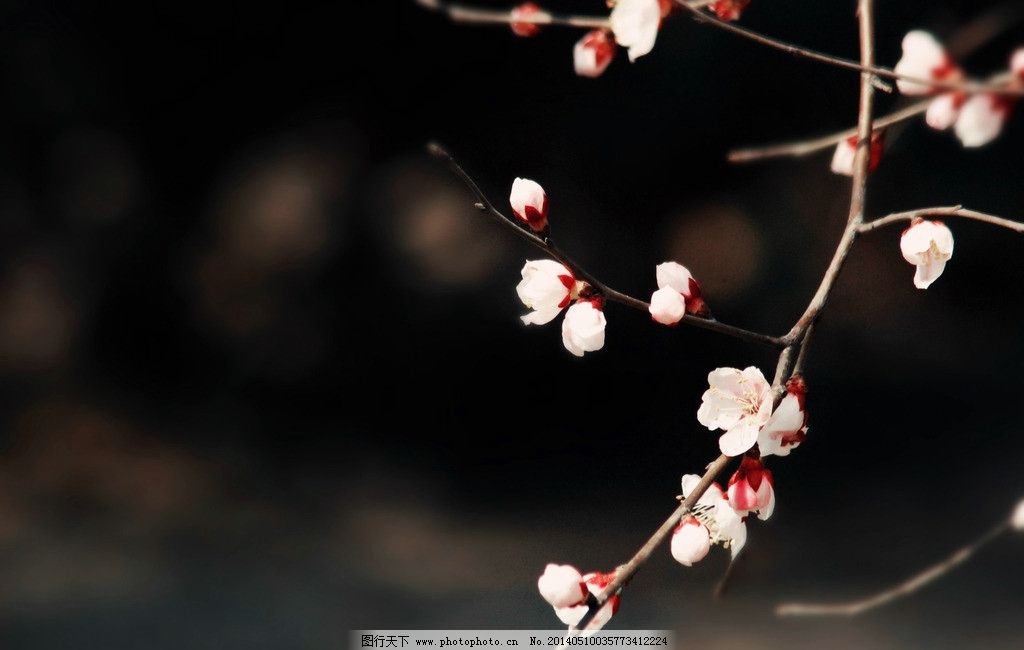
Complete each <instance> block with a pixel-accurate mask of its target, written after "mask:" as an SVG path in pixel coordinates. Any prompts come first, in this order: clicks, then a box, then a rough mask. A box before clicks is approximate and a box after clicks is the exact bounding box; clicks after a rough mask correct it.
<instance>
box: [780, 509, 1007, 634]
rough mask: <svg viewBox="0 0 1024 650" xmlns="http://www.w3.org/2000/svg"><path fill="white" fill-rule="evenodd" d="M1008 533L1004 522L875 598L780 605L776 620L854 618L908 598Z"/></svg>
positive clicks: (876, 595)
mask: <svg viewBox="0 0 1024 650" xmlns="http://www.w3.org/2000/svg"><path fill="white" fill-rule="evenodd" d="M1009 529H1010V522H1009V521H1003V522H1001V523H1000V524H999V525H998V526H996V527H995V528H993V529H991V530H989V531H988V532H987V533H985V534H984V535H982V536H981V537H980V538H978V539H977V540H975V541H974V542H972V543H970V544H968V545H967V546H965V547H963V548H961V549H960V550H959V551H957V552H956V553H953V554H952V555H950V556H949V557H948V558H946V559H945V560H943V561H942V562H939V563H938V564H935V565H933V566H931V567H929V568H927V569H925V570H924V571H922V572H921V573H918V574H917V575H915V576H913V577H912V578H909V579H908V580H906V581H904V582H901V583H900V584H898V585H896V586H894V587H890V588H889V589H886V590H885V591H881V592H879V593H877V594H875V595H874V596H870V597H868V598H864V599H862V600H854V601H850V602H846V603H783V604H781V605H779V606H777V607H776V608H775V615H776V616H857V615H859V614H863V613H864V612H866V611H869V610H872V609H875V608H876V607H881V606H882V605H887V604H889V603H891V602H892V601H894V600H898V599H900V598H902V597H904V596H909V595H910V594H912V593H914V592H915V591H917V590H919V589H921V588H922V587H924V586H925V585H928V584H930V583H932V582H934V581H935V580H938V579H939V578H941V577H942V576H944V575H946V574H947V573H949V572H950V571H952V570H953V569H955V568H956V567H958V566H960V565H961V564H963V563H964V562H966V561H967V560H968V559H969V558H970V557H971V556H972V555H974V554H975V553H976V552H978V550H980V549H981V548H982V547H983V546H985V545H987V544H988V543H989V542H991V541H992V540H994V539H996V538H997V537H999V536H1000V535H1002V534H1003V533H1004V532H1006V531H1007V530H1009Z"/></svg>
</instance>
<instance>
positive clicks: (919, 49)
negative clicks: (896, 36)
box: [893, 29, 956, 95]
mask: <svg viewBox="0 0 1024 650" xmlns="http://www.w3.org/2000/svg"><path fill="white" fill-rule="evenodd" d="M893 71H894V72H895V73H896V74H899V75H905V76H908V77H915V78H917V79H943V78H946V77H949V76H951V75H952V74H954V72H955V71H956V68H955V66H953V64H952V61H950V58H949V55H947V54H946V49H945V48H944V47H942V44H941V43H939V41H938V40H936V38H935V37H934V36H932V35H931V34H929V33H928V32H926V31H922V30H919V29H915V30H914V31H912V32H908V33H907V35H906V36H904V37H903V57H902V58H900V60H899V61H898V62H897V63H896V67H895V68H893ZM896 86H897V87H898V88H899V89H900V92H901V93H903V94H904V95H927V94H929V93H931V92H932V91H933V90H934V89H933V88H932V87H931V86H926V85H924V84H920V83H916V82H913V81H907V80H904V79H897V80H896Z"/></svg>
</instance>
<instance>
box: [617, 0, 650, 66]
mask: <svg viewBox="0 0 1024 650" xmlns="http://www.w3.org/2000/svg"><path fill="white" fill-rule="evenodd" d="M611 22H612V32H614V34H615V41H616V42H617V43H618V44H619V45H621V46H622V47H625V48H629V60H630V61H636V60H637V59H639V58H640V57H642V56H643V55H645V54H647V53H648V52H650V51H651V49H652V48H653V47H654V41H655V39H656V38H657V37H658V27H659V26H660V25H661V6H660V5H659V4H658V0H618V2H616V3H615V8H614V9H612V15H611Z"/></svg>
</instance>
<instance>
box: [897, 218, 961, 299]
mask: <svg viewBox="0 0 1024 650" xmlns="http://www.w3.org/2000/svg"><path fill="white" fill-rule="evenodd" d="M900 251H902V252H903V259H905V260H907V261H908V262H910V263H911V264H913V265H915V266H916V267H917V272H916V273H914V286H915V287H917V288H918V289H927V288H928V287H929V286H931V283H932V282H935V280H937V279H938V277H939V276H940V275H942V270H943V269H944V268H945V267H946V262H947V261H948V260H949V258H951V257H953V233H952V232H950V230H949V228H947V227H946V225H945V224H944V223H942V222H941V221H925V220H924V219H914V220H913V221H912V222H911V224H910V227H909V228H907V229H906V230H904V231H903V236H902V237H901V238H900Z"/></svg>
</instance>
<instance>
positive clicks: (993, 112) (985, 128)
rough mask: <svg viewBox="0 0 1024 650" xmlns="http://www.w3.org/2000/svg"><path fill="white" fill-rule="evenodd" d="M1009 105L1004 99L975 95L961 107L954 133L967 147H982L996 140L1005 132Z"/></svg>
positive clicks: (994, 96) (988, 95)
mask: <svg viewBox="0 0 1024 650" xmlns="http://www.w3.org/2000/svg"><path fill="white" fill-rule="evenodd" d="M1008 112H1009V105H1008V104H1007V102H1006V100H1005V99H1003V98H1002V97H998V96H996V95H991V94H982V95H974V96H973V97H971V98H970V99H968V100H967V101H966V102H964V105H963V106H962V107H960V115H959V116H958V117H957V118H956V126H955V127H954V129H953V130H954V131H955V132H956V137H958V138H960V142H961V143H962V144H963V145H964V146H965V147H970V148H973V147H981V146H983V145H986V144H988V143H989V142H992V141H993V140H995V139H996V137H997V136H998V135H999V133H1000V131H1002V130H1003V122H1005V121H1006V115H1007V113H1008Z"/></svg>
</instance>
